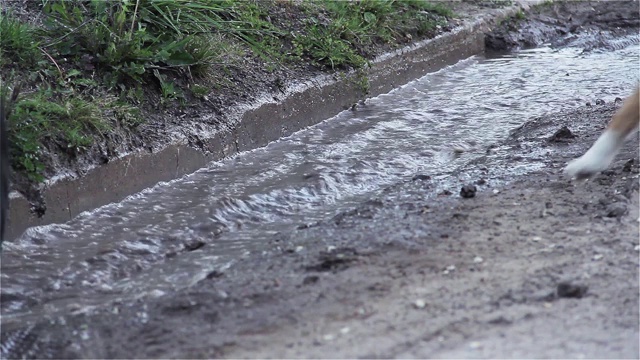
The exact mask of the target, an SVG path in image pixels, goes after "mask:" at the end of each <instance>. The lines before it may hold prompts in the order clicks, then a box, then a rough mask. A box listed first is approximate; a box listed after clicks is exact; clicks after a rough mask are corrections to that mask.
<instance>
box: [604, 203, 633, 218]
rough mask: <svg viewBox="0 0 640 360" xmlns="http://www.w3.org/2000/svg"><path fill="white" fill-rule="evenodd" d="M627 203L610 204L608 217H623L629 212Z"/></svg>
mask: <svg viewBox="0 0 640 360" xmlns="http://www.w3.org/2000/svg"><path fill="white" fill-rule="evenodd" d="M628 211H629V210H628V209H627V204H625V203H623V202H614V203H612V204H609V206H607V209H606V213H607V217H616V218H617V217H621V216H624V215H626V214H627V212H628Z"/></svg>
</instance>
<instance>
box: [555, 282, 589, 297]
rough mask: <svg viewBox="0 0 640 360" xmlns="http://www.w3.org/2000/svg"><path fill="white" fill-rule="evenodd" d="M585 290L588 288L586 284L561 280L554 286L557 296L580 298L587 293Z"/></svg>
mask: <svg viewBox="0 0 640 360" xmlns="http://www.w3.org/2000/svg"><path fill="white" fill-rule="evenodd" d="M587 290H589V287H588V286H587V285H582V284H572V283H570V282H561V283H559V284H558V287H557V288H556V293H557V294H558V297H561V298H577V299H580V298H582V297H583V296H584V295H585V294H586V293H587Z"/></svg>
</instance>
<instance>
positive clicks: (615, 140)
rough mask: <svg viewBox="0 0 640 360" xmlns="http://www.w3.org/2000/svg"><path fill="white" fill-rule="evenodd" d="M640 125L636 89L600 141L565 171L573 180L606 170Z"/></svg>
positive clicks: (639, 106) (638, 92)
mask: <svg viewBox="0 0 640 360" xmlns="http://www.w3.org/2000/svg"><path fill="white" fill-rule="evenodd" d="M638 123H640V88H636V91H635V92H634V93H633V95H631V96H629V97H628V98H627V99H626V100H625V101H624V104H623V105H622V108H620V109H619V110H618V111H617V112H616V113H615V115H613V118H612V120H611V123H609V126H608V127H607V129H606V130H605V131H604V132H603V133H602V134H601V135H600V137H599V138H598V140H596V142H595V143H594V144H593V145H592V146H591V148H590V149H589V150H588V151H587V152H586V153H585V154H584V155H582V156H581V157H579V158H577V159H575V160H573V161H571V162H570V163H569V164H568V165H567V167H566V168H565V169H564V172H565V174H567V175H568V176H570V177H571V178H577V179H584V178H589V177H592V176H593V175H595V174H597V173H599V172H601V171H604V170H606V169H607V168H608V167H609V165H611V162H612V161H613V159H614V158H615V156H616V155H617V154H618V152H619V151H620V148H622V145H623V144H624V141H625V139H626V138H627V136H629V134H631V132H633V131H634V130H635V129H636V128H637V127H638Z"/></svg>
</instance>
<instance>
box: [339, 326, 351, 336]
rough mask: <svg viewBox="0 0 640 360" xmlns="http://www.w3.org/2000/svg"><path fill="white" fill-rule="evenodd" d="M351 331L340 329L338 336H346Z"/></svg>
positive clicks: (344, 328)
mask: <svg viewBox="0 0 640 360" xmlns="http://www.w3.org/2000/svg"><path fill="white" fill-rule="evenodd" d="M350 331H351V329H350V328H349V327H343V328H342V329H340V334H342V335H346V334H348V333H349V332H350Z"/></svg>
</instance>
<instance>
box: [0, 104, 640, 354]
mask: <svg viewBox="0 0 640 360" xmlns="http://www.w3.org/2000/svg"><path fill="white" fill-rule="evenodd" d="M618 106H619V105H616V104H605V105H598V106H594V107H586V106H585V108H584V109H578V110H574V111H571V112H568V113H561V114H552V115H549V116H547V117H543V118H538V119H533V120H531V121H530V122H528V123H527V124H525V125H524V126H523V127H521V128H520V129H518V130H516V131H514V132H513V134H512V135H511V136H510V137H509V138H508V139H507V140H506V141H505V142H503V143H501V144H497V145H498V146H497V147H493V150H492V151H491V152H490V153H491V154H490V156H487V157H486V158H485V159H480V160H479V161H476V162H474V163H473V164H469V165H468V166H467V167H465V168H464V169H461V170H460V173H459V174H458V177H459V179H461V182H460V184H461V186H462V185H464V184H466V183H469V182H470V181H471V180H474V179H475V180H476V185H475V186H476V188H477V191H476V193H475V197H473V198H462V197H461V196H460V195H459V191H460V187H451V188H450V192H451V194H449V195H446V192H444V193H442V192H441V193H439V194H434V190H433V187H434V186H435V184H432V183H431V181H430V180H429V179H428V178H427V176H426V175H427V174H422V175H425V176H419V177H416V179H415V180H412V179H408V180H407V182H406V183H403V184H398V185H397V186H394V187H391V188H389V189H387V190H386V191H385V193H384V195H383V196H381V197H379V198H376V199H372V200H371V201H369V202H367V203H365V204H362V205H361V206H360V207H358V208H355V209H352V210H351V211H347V212H344V213H342V214H340V215H338V216H336V217H334V218H332V219H327V220H326V221H324V222H322V223H319V224H314V225H313V226H309V227H305V226H301V227H300V229H298V230H297V231H295V232H293V233H288V234H280V235H279V236H276V237H274V238H273V239H272V241H273V247H272V251H271V252H270V253H266V254H256V255H252V256H249V257H247V258H245V259H242V260H241V261H240V262H239V263H238V264H237V265H235V266H233V267H232V268H231V269H229V270H228V271H226V272H223V273H219V272H215V273H212V274H210V276H208V278H207V279H204V280H202V281H200V282H199V283H197V284H195V285H193V286H192V287H190V288H188V289H185V290H182V291H179V292H177V293H169V294H165V295H162V296H159V297H157V298H145V299H141V300H138V301H135V302H131V303H119V304H110V305H108V306H105V308H102V309H98V310H95V311H91V312H90V313H85V314H69V315H67V316H64V317H61V318H56V319H51V321H43V322H42V323H40V324H37V325H35V326H34V327H29V328H27V329H25V330H24V331H19V332H15V331H3V333H2V343H3V344H5V347H4V348H3V355H4V356H3V357H6V358H10V357H14V356H22V355H27V356H28V357H38V358H42V357H49V358H69V357H80V358H132V357H135V358H142V357H146V358H158V357H162V358H167V357H171V358H193V357H209V358H210V357H228V358H245V357H251V358H256V357H257V358H263V357H268V358H282V357H288V358H291V357H316V358H343V357H349V358H354V357H366V358H390V357H394V358H406V357H412V358H426V357H428V358H443V357H444V358H447V357H449V358H467V357H508V358H539V357H544V358H584V357H587V358H595V357H600V358H638V356H639V346H638V336H639V332H638V327H639V317H638V316H639V314H638V301H639V296H638V294H639V288H638V280H639V279H638V265H639V259H638V250H639V249H640V246H639V245H638V238H639V233H638V232H639V229H638V216H639V211H638V207H639V203H638V173H639V169H638V137H637V135H635V134H634V138H633V139H632V140H631V141H629V143H627V145H626V146H625V148H624V150H623V152H622V153H621V154H620V155H619V156H618V158H617V161H616V162H615V163H614V164H613V166H612V168H611V170H609V171H607V172H605V173H603V174H600V175H598V176H597V177H596V178H594V179H592V180H590V181H587V182H578V183H576V182H570V181H568V180H566V179H564V178H563V177H562V175H561V174H560V172H561V169H562V167H563V166H564V164H565V163H566V161H568V160H570V159H572V158H574V157H576V156H578V155H579V154H581V153H582V152H584V151H585V150H586V149H587V147H588V146H589V145H590V144H591V143H592V142H593V141H594V140H595V138H596V136H597V135H598V134H599V132H600V131H601V130H602V129H603V128H604V126H605V124H606V123H607V121H608V119H609V118H610V116H611V114H612V113H613V111H614V110H615V108H617V107H618ZM563 125H567V126H568V128H569V130H570V131H571V132H572V135H573V136H575V137H572V136H560V137H555V138H553V135H554V133H555V132H556V131H557V130H558V129H560V128H562V126H563ZM565 135H566V134H565ZM550 138H553V139H554V140H551V141H550V140H548V139H550ZM532 154H533V155H532ZM508 157H510V158H511V159H512V162H513V165H514V166H515V165H517V163H518V162H519V161H533V160H532V159H534V160H535V161H538V162H539V163H540V164H542V165H543V167H542V168H541V169H540V170H538V171H535V172H533V173H530V174H528V175H526V176H520V177H516V178H511V179H509V180H508V181H505V179H504V178H503V175H494V174H496V173H500V174H502V172H498V171H494V169H495V168H494V167H493V164H494V161H495V160H496V159H497V160H498V161H503V160H504V159H505V158H508ZM519 159H520V160H519ZM407 194H410V195H412V196H411V197H410V200H398V199H400V198H403V197H404V198H405V199H406V198H407V196H406V195H407ZM310 240H313V241H310ZM300 244H305V246H304V247H302V248H300V247H299V246H300Z"/></svg>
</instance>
